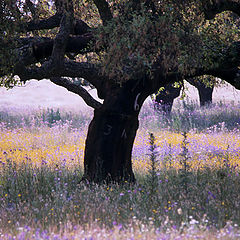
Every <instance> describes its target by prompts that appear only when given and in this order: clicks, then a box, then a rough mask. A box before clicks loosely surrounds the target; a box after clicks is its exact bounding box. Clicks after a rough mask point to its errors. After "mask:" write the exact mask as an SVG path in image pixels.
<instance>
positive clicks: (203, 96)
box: [197, 86, 214, 107]
mask: <svg viewBox="0 0 240 240" xmlns="http://www.w3.org/2000/svg"><path fill="white" fill-rule="evenodd" d="M213 88H214V87H213V86H212V87H206V86H198V88H197V89H198V93H199V100H200V106H201V107H202V106H205V105H208V104H211V103H212V95H213Z"/></svg>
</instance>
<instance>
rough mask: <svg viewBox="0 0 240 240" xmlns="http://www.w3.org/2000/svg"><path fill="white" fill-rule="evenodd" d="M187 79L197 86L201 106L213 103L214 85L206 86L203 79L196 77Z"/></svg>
mask: <svg viewBox="0 0 240 240" xmlns="http://www.w3.org/2000/svg"><path fill="white" fill-rule="evenodd" d="M187 81H188V82H189V83H190V84H192V85H193V86H194V87H196V88H197V90H198V94H199V101H200V106H201V107H202V106H205V105H207V104H210V103H212V95H213V89H214V85H212V86H206V84H205V83H203V82H202V81H200V80H194V79H188V80H187ZM209 81H211V80H209Z"/></svg>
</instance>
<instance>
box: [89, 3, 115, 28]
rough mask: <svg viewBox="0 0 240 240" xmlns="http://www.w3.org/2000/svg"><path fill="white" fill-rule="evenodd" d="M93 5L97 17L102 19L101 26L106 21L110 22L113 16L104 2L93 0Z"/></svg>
mask: <svg viewBox="0 0 240 240" xmlns="http://www.w3.org/2000/svg"><path fill="white" fill-rule="evenodd" d="M93 2H94V4H95V5H96V7H97V9H98V12H99V15H100V17H101V19H102V22H103V25H105V24H106V23H107V22H108V21H110V20H111V19H112V18H113V16H112V13H111V10H110V7H109V5H108V3H107V1H105V0H93Z"/></svg>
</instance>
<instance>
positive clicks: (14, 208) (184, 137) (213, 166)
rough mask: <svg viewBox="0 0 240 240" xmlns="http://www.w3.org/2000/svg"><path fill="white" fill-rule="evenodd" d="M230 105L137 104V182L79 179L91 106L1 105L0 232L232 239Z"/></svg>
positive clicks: (237, 190)
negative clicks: (84, 109)
mask: <svg viewBox="0 0 240 240" xmlns="http://www.w3.org/2000/svg"><path fill="white" fill-rule="evenodd" d="M179 109H181V110H179ZM239 109H240V108H239V105H237V104H235V105H233V104H230V105H226V104H215V105H212V106H209V107H206V108H201V109H200V108H198V107H197V106H195V105H194V104H190V103H187V104H185V105H184V107H181V108H177V110H174V111H173V113H172V115H171V117H166V116H165V115H164V114H163V113H156V112H154V110H153V107H152V106H151V104H150V103H149V104H146V105H145V106H144V109H143V111H142V112H141V115H140V128H139V131H138V134H137V137H136V140H135V144H134V149H133V167H134V172H135V175H136V178H137V183H136V184H134V185H129V184H127V183H126V184H123V185H101V186H97V185H86V184H83V183H80V179H81V176H82V173H83V155H84V144H85V138H86V134H87V124H88V122H89V120H90V119H91V114H90V113H89V114H83V113H80V112H79V113H73V112H72V113H68V112H64V111H61V110H53V109H47V110H38V111H37V110H33V111H28V112H24V111H19V110H16V109H15V110H14V109H10V110H9V109H0V239H87V240H90V239H240V227H239V225H240V176H239V171H240V126H239V124H240V110H239ZM150 132H151V133H153V134H149V133H150Z"/></svg>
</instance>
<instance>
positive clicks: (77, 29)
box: [22, 13, 91, 35]
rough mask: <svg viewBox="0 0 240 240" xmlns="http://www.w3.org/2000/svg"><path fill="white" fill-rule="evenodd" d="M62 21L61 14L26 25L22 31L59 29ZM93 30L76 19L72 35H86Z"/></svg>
mask: <svg viewBox="0 0 240 240" xmlns="http://www.w3.org/2000/svg"><path fill="white" fill-rule="evenodd" d="M61 19H62V14H61V13H56V14H55V15H53V16H51V17H49V18H47V19H43V20H39V21H37V22H36V21H30V22H28V23H26V24H25V25H22V29H25V31H27V32H29V31H34V30H44V29H53V28H55V27H59V25H60V22H61ZM90 30H91V28H90V27H89V26H88V25H87V24H86V23H85V22H84V21H82V20H79V19H75V20H74V24H73V32H71V34H75V35H82V34H84V33H87V32H90Z"/></svg>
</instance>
